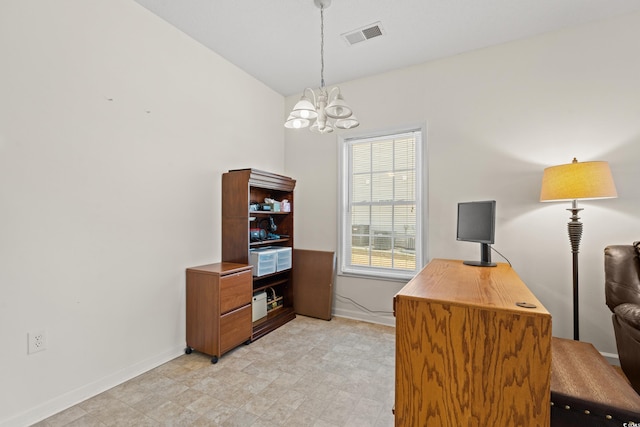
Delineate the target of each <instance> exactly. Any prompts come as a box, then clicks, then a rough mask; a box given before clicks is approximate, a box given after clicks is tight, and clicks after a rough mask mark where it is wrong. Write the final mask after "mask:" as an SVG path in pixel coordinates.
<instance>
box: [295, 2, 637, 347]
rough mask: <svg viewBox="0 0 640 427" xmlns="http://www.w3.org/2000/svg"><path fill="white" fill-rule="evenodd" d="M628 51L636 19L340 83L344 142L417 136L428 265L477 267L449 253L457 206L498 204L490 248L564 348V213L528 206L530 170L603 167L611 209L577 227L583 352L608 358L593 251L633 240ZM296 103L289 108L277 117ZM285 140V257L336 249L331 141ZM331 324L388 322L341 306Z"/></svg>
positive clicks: (609, 334)
mask: <svg viewBox="0 0 640 427" xmlns="http://www.w3.org/2000/svg"><path fill="white" fill-rule="evenodd" d="M638 40H640V14H635V15H630V16H627V17H620V18H617V19H613V20H609V21H606V22H600V23H594V24H591V25H586V26H582V27H578V28H573V29H568V30H565V31H561V32H557V33H553V34H547V35H542V36H539V37H535V38H531V39H527V40H521V41H517V42H513V43H509V44H505V45H501V46H497V47H492V48H488V49H483V50H479V51H475V52H470V53H466V54H462V55H458V56H455V57H452V58H448V59H444V60H440V61H435V62H430V63H426V64H423V65H419V66H414V67H411V68H406V69H401V70H397V71H393V72H389V73H386V74H382V75H377V76H373V77H370V78H366V79H360V80H356V81H350V82H346V83H342V84H340V87H341V90H342V93H343V95H344V97H345V99H346V100H347V102H348V103H349V104H350V105H351V107H352V108H353V109H354V111H355V113H356V114H357V116H358V118H359V120H360V122H361V126H360V127H359V128H357V129H354V130H352V131H350V132H351V133H352V134H358V133H362V134H366V133H368V132H375V131H380V130H386V129H391V128H396V127H398V126H401V125H403V124H415V123H420V122H423V123H427V126H428V134H427V136H426V143H427V144H428V155H429V161H428V171H429V172H428V174H429V182H428V201H429V223H428V231H429V247H428V255H429V257H430V258H454V259H473V258H477V257H478V256H479V245H477V244H472V243H463V242H457V241H456V240H455V220H456V205H457V203H458V202H459V201H469V200H482V199H495V200H497V204H498V218H497V235H496V244H495V248H496V249H498V250H499V251H500V252H502V253H503V254H504V255H505V256H506V257H507V258H509V259H510V260H511V262H512V264H513V266H514V268H515V270H516V271H517V272H518V273H519V275H520V277H521V278H522V279H523V281H524V282H525V283H526V284H527V285H528V286H529V287H530V288H531V289H532V291H533V292H534V293H535V294H536V295H537V297H538V298H539V299H540V300H541V301H542V303H543V304H544V305H545V307H546V308H547V309H548V310H549V311H550V312H551V314H552V316H553V332H554V334H555V335H557V336H561V337H567V338H570V337H572V335H573V332H572V331H573V329H572V303H571V301H572V299H571V271H572V270H571V269H572V267H571V254H570V246H569V241H568V237H567V227H566V223H567V222H568V221H569V216H570V213H569V212H567V211H566V210H565V209H566V208H568V207H570V206H569V205H570V204H569V203H564V204H563V203H551V204H546V203H539V202H538V200H539V192H540V183H541V178H542V171H543V169H544V168H545V167H547V166H551V165H556V164H562V163H569V162H570V161H571V159H572V158H573V157H577V158H578V160H580V161H588V160H606V161H609V163H610V166H611V168H612V171H613V175H614V178H615V180H616V184H617V187H618V192H619V198H618V199H615V200H600V201H589V202H584V203H581V206H582V207H584V208H585V210H584V211H582V212H581V215H580V216H581V218H582V221H583V223H584V233H583V239H582V245H581V253H580V289H581V296H580V308H581V339H582V340H584V341H589V342H592V343H594V345H595V346H596V347H597V348H598V349H599V350H600V351H602V352H605V353H616V348H615V340H614V337H613V330H612V326H611V320H610V313H609V310H608V308H607V307H606V306H605V303H604V290H603V282H604V273H603V249H604V247H605V246H606V245H608V244H630V243H631V242H633V241H634V240H640V230H639V229H638V211H639V208H640V204H639V202H640V189H639V188H640V187H639V186H638V182H640V168H638V165H637V163H638V159H640V120H639V118H640V55H639V53H640V52H639V50H638ZM373 43H375V41H373V42H372V44H371V45H370V46H371V48H374V47H373ZM354 48H363V49H364V48H366V47H365V45H364V44H363V45H361V46H360V47H354ZM329 83H330V85H331V83H332V82H329ZM297 98H298V97H297V96H292V97H288V98H287V100H286V108H285V111H286V112H288V111H289V110H290V108H291V106H292V105H293V104H294V103H295V101H297ZM285 137H286V150H285V156H286V169H287V173H288V174H289V175H291V176H293V177H295V178H296V179H297V180H298V183H299V186H298V194H297V199H296V203H297V206H296V207H297V212H296V227H297V228H296V242H295V244H296V246H297V247H303V248H309V249H323V250H336V249H337V238H336V232H335V230H336V227H337V222H336V218H337V207H336V197H337V176H338V170H337V153H338V150H337V144H338V142H337V139H338V138H337V136H335V134H334V135H330V136H317V135H315V134H313V133H311V132H308V131H307V130H303V131H291V130H288V131H287V132H286V133H285ZM493 259H494V260H495V261H502V260H501V259H500V257H499V256H498V255H496V254H495V253H494V254H493ZM401 287H402V284H401V283H394V282H384V281H373V280H365V279H351V278H346V277H339V278H338V280H337V285H336V292H337V293H339V294H340V295H343V296H347V297H350V298H352V299H354V300H356V301H357V302H359V303H361V304H363V305H365V306H367V307H368V308H370V309H373V310H386V311H391V310H392V299H393V295H394V294H395V293H396V292H397V291H398V290H399V289H400V288H401ZM334 311H335V313H336V314H340V315H347V316H353V317H359V318H365V319H370V320H374V321H379V322H383V323H388V322H393V317H392V316H384V315H375V316H374V315H370V314H368V313H366V312H362V311H361V310H359V309H358V308H356V307H355V306H354V305H353V304H351V303H350V302H348V301H346V300H343V299H340V298H338V299H337V300H336V301H335V306H334Z"/></svg>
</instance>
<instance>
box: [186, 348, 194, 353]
mask: <svg viewBox="0 0 640 427" xmlns="http://www.w3.org/2000/svg"><path fill="white" fill-rule="evenodd" d="M192 351H193V349H192V348H191V347H187V348H185V349H184V353H185V354H191V352H192Z"/></svg>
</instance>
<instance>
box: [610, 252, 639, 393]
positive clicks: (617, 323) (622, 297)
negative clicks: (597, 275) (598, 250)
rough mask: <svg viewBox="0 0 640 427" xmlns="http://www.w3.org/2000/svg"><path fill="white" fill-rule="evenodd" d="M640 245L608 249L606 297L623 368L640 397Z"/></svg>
mask: <svg viewBox="0 0 640 427" xmlns="http://www.w3.org/2000/svg"><path fill="white" fill-rule="evenodd" d="M639 255H640V242H634V243H633V245H611V246H607V247H606V248H605V250H604V271H605V297H606V303H607V306H608V307H609V309H610V310H611V312H612V313H613V315H612V320H613V330H614V332H615V336H616V345H617V347H618V356H619V357H620V366H621V368H622V370H623V372H624V373H625V375H626V376H627V378H628V379H629V381H630V382H631V385H632V386H633V388H634V389H635V391H636V392H637V393H639V394H640V258H639V257H638V256H639Z"/></svg>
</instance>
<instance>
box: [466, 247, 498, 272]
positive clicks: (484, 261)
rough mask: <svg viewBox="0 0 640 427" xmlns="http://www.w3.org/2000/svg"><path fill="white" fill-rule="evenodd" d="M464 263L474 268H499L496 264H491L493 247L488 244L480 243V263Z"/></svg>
mask: <svg viewBox="0 0 640 427" xmlns="http://www.w3.org/2000/svg"><path fill="white" fill-rule="evenodd" d="M462 263H463V264H465V265H473V266H474V267H495V266H497V264H496V263H495V262H491V246H490V245H489V244H488V243H480V261H463V262H462Z"/></svg>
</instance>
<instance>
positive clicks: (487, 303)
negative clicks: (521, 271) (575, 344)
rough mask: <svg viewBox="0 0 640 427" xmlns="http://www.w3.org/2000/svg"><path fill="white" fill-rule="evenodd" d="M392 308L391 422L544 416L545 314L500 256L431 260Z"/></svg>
mask: <svg viewBox="0 0 640 427" xmlns="http://www.w3.org/2000/svg"><path fill="white" fill-rule="evenodd" d="M516 302H527V303H531V304H534V305H535V306H536V308H522V307H519V306H517V305H516ZM394 310H395V315H396V396H395V411H394V412H395V425H396V426H398V427H410V426H451V427H459V426H465V427H467V426H478V427H486V426H548V425H549V422H550V415H549V413H550V409H549V407H550V404H549V402H550V376H551V315H550V314H549V312H547V310H546V309H545V308H544V307H543V306H542V304H541V303H540V301H538V299H537V298H536V297H535V296H534V295H533V294H532V293H531V291H529V289H528V288H527V287H526V286H525V284H524V283H523V282H522V281H521V280H520V278H519V277H518V275H517V274H516V273H515V271H514V270H513V269H511V267H509V266H508V265H507V264H498V266H497V267H493V268H483V267H472V266H467V265H463V264H462V261H454V260H442V259H434V260H433V261H431V262H430V263H429V264H428V265H427V266H426V267H425V268H424V269H423V270H422V271H421V272H420V273H418V275H416V277H414V278H413V279H412V280H411V281H410V282H409V283H407V285H406V286H405V287H404V288H402V290H401V291H400V292H399V293H398V294H397V295H396V296H395V298H394Z"/></svg>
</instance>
